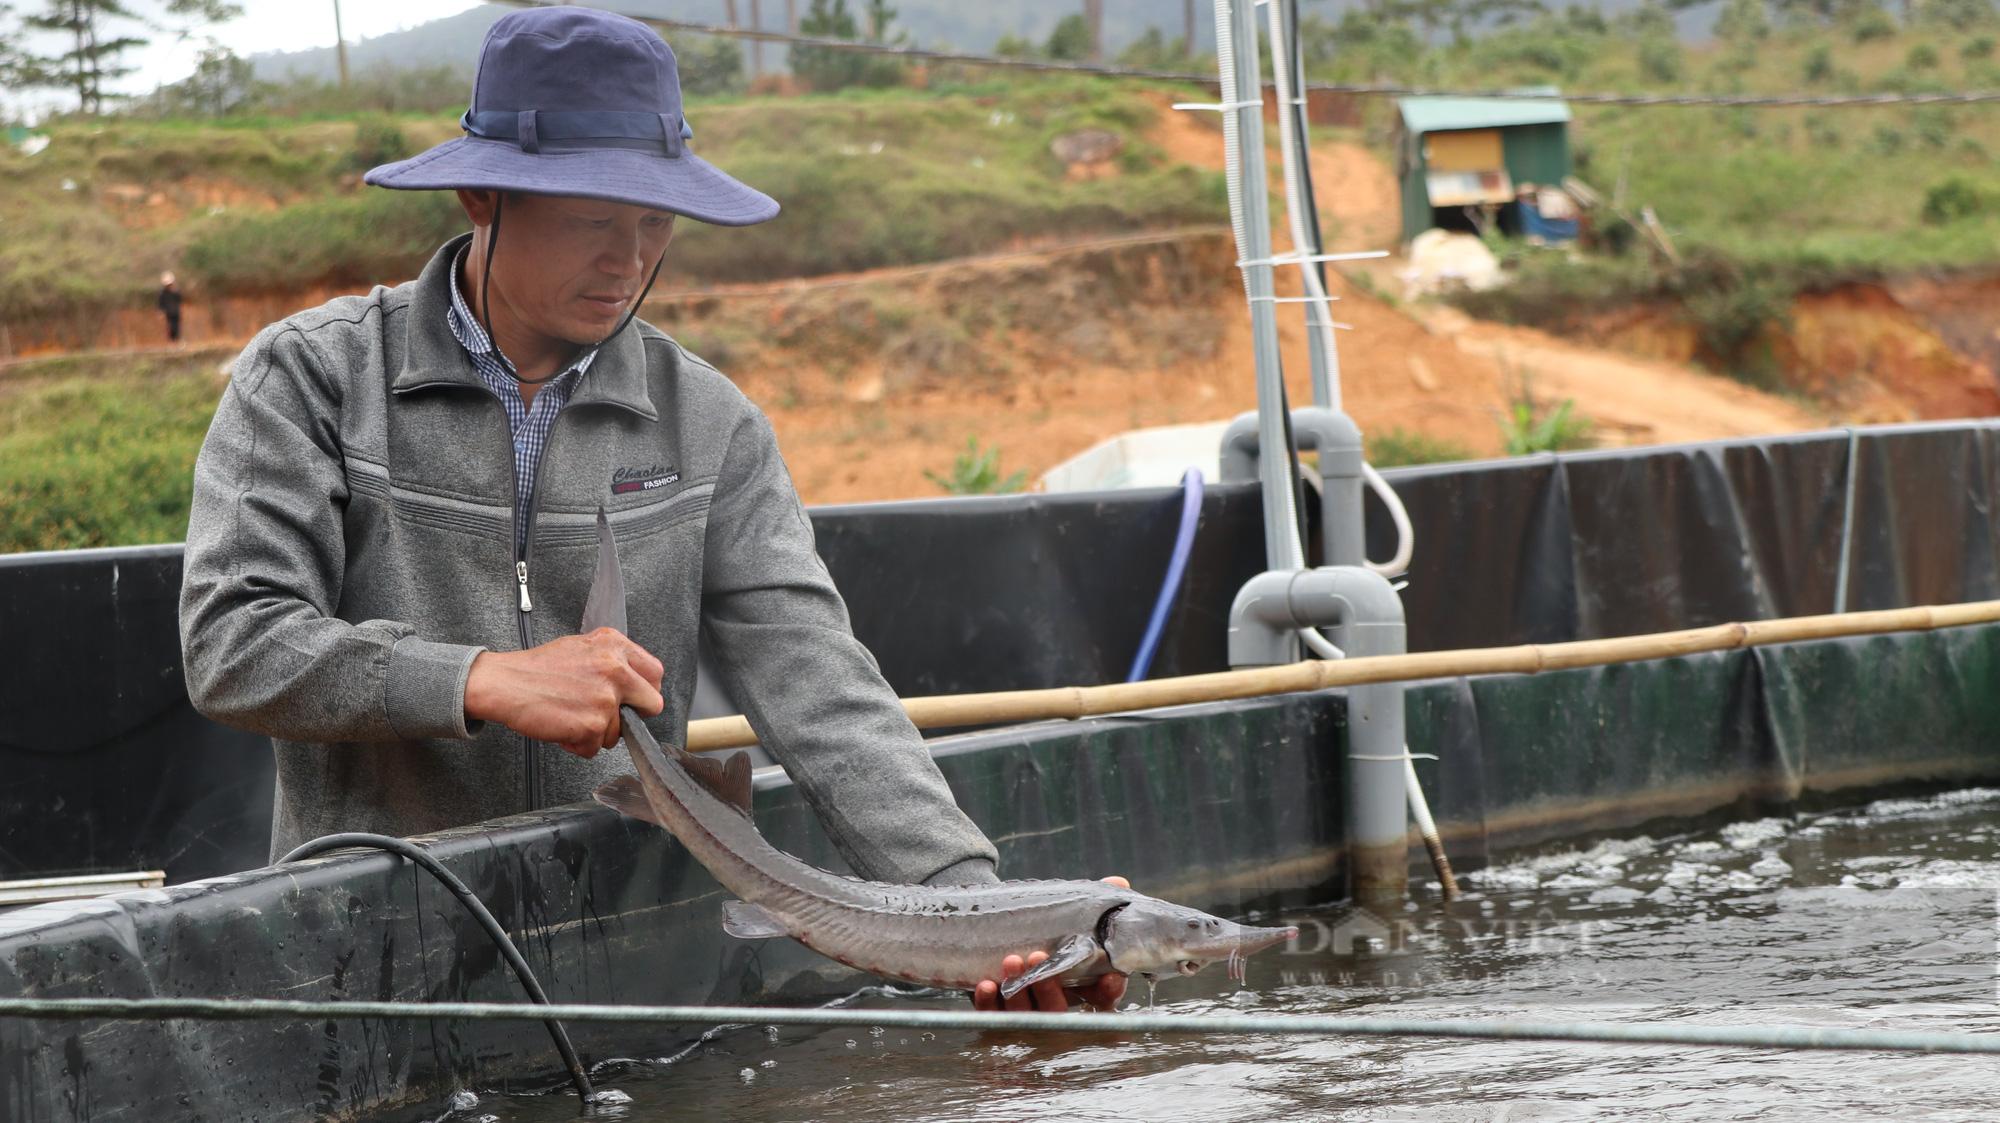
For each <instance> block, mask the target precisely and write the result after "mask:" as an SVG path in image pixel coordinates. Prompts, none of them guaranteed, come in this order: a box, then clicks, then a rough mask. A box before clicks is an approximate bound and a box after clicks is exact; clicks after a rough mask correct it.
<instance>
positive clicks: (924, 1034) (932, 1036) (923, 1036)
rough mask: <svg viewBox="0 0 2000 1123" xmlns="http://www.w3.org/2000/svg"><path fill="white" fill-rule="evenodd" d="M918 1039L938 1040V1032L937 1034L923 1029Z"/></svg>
mask: <svg viewBox="0 0 2000 1123" xmlns="http://www.w3.org/2000/svg"><path fill="white" fill-rule="evenodd" d="M917 1040H918V1041H936V1040H937V1034H935V1033H932V1032H931V1031H930V1030H925V1031H923V1032H922V1033H920V1034H918V1035H917Z"/></svg>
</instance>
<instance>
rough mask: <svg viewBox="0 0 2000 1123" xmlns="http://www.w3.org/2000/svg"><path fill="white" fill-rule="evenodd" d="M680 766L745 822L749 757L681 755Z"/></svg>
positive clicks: (734, 755) (739, 754)
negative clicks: (736, 812)
mask: <svg viewBox="0 0 2000 1123" xmlns="http://www.w3.org/2000/svg"><path fill="white" fill-rule="evenodd" d="M680 761H681V765H682V766H683V767H685V768H686V769H687V771H688V775H690V776H693V777H694V778H695V781H696V782H697V783H699V784H700V785H701V786H702V787H704V788H707V789H708V790H709V792H710V794H712V795H714V796H715V798H717V799H719V800H721V801H722V802H724V803H726V804H728V805H729V806H731V807H734V808H735V809H736V810H737V811H738V812H739V813H741V814H742V815H743V816H744V817H745V818H748V817H749V815H750V800H751V781H750V754H749V753H730V754H729V755H728V756H727V757H724V758H721V759H717V758H715V757H713V756H707V755H704V754H702V753H690V752H682V753H681V754H680Z"/></svg>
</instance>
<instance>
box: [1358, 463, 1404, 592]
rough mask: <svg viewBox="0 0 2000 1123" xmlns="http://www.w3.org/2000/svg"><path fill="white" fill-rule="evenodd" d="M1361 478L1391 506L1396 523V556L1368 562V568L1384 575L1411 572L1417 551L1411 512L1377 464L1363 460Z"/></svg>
mask: <svg viewBox="0 0 2000 1123" xmlns="http://www.w3.org/2000/svg"><path fill="white" fill-rule="evenodd" d="M1361 478H1362V479H1364V480H1366V481H1368V488H1369V490H1370V491H1373V492H1374V493H1375V497H1376V498H1378V499H1380V500H1381V501H1382V505H1383V506H1384V507H1387V508H1389V521H1391V522H1393V523H1395V524H1396V554H1395V556H1394V557H1391V558H1390V559H1389V560H1388V561H1385V562H1377V561H1371V562H1368V568H1369V569H1372V570H1374V571H1375V572H1377V573H1379V574H1381V575H1382V576H1384V577H1400V576H1402V575H1403V574H1405V573H1407V572H1409V569H1410V556H1411V555H1412V554H1414V553H1415V552H1416V545H1417V534H1416V531H1415V530H1413V529H1411V527H1410V512H1409V511H1407V510H1405V509H1404V507H1403V499H1402V497H1401V496H1399V495H1397V494H1396V489H1395V488H1393V487H1390V486H1389V481H1388V480H1385V479H1383V478H1382V473H1380V472H1378V471H1376V470H1375V465H1373V464H1370V463H1368V462H1367V461H1365V460H1364V461H1362V462H1361Z"/></svg>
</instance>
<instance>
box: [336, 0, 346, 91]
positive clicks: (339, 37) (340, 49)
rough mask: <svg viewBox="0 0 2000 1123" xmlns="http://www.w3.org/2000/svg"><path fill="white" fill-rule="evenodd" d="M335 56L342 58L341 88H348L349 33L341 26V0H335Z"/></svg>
mask: <svg viewBox="0 0 2000 1123" xmlns="http://www.w3.org/2000/svg"><path fill="white" fill-rule="evenodd" d="M333 48H334V57H335V58H337V59H339V60H340V88H341V89H343V90H344V89H346V88H347V33H346V32H345V31H343V30H341V27H340V0H333Z"/></svg>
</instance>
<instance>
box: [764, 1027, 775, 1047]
mask: <svg viewBox="0 0 2000 1123" xmlns="http://www.w3.org/2000/svg"><path fill="white" fill-rule="evenodd" d="M764 1040H766V1041H769V1042H770V1043H771V1044H773V1045H776V1044H777V1043H778V1027H777V1026H765V1027H764Z"/></svg>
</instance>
